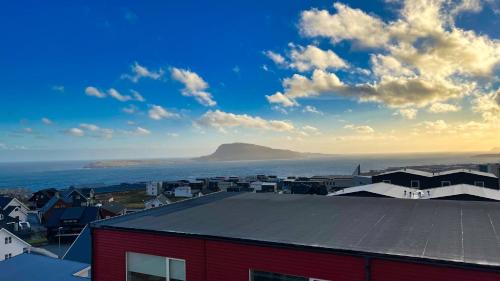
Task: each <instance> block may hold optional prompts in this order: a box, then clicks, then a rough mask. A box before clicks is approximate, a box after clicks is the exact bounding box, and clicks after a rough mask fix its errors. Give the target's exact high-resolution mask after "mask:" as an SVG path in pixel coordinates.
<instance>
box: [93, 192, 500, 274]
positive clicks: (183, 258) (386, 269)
mask: <svg viewBox="0 0 500 281" xmlns="http://www.w3.org/2000/svg"><path fill="white" fill-rule="evenodd" d="M249 210H251V211H249ZM492 225H493V226H495V225H500V204H498V203H496V202H472V201H468V202H462V201H453V200H441V201H437V200H401V199H386V198H362V197H339V196H330V197H328V196H309V195H291V194H281V195H280V194H275V193H229V192H220V193H214V194H210V195H207V196H203V197H200V198H196V199H192V200H184V201H181V202H177V203H174V204H170V205H167V206H163V207H161V208H156V209H151V210H146V211H143V212H137V213H133V214H130V215H125V216H120V217H116V218H111V219H108V220H102V221H98V222H94V223H92V224H91V233H92V251H93V254H92V256H93V260H92V278H93V279H92V280H95V281H104V280H127V279H126V278H128V280H134V278H135V277H138V276H142V278H143V279H140V280H190V281H201V280H204V281H212V280H214V281H216V280H232V281H240V280H262V281H272V280H300V281H307V280H330V281H352V280H360V281H361V280H372V281H379V280H404V281H417V280H418V281H421V280H433V281H449V280H463V281H465V280H467V281H476V280H477V281H479V280H481V281H494V280H495V281H496V280H500V244H499V243H497V242H498V235H497V231H495V227H492ZM256 230H257V231H256ZM146 264H149V265H153V264H154V265H156V266H150V267H145V266H144V265H146ZM165 268H169V270H167V271H166V270H165ZM127 276H128V277H127Z"/></svg>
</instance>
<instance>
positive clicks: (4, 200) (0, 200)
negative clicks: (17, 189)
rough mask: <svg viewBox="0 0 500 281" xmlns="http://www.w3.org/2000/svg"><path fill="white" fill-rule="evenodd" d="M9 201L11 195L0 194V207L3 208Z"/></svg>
mask: <svg viewBox="0 0 500 281" xmlns="http://www.w3.org/2000/svg"><path fill="white" fill-rule="evenodd" d="M10 201H12V197H8V196H0V209H3V208H5V206H7V204H9V203H10Z"/></svg>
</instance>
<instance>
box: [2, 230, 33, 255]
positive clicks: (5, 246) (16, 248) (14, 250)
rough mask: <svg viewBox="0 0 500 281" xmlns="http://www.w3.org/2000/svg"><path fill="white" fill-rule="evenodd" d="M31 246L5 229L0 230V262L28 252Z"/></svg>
mask: <svg viewBox="0 0 500 281" xmlns="http://www.w3.org/2000/svg"><path fill="white" fill-rule="evenodd" d="M30 250H31V245H30V244H28V243H26V242H24V240H22V239H21V238H19V237H17V236H15V235H14V234H12V233H11V232H10V231H8V230H7V229H5V228H2V229H0V261H3V260H6V259H10V258H12V257H14V256H17V255H20V254H22V253H24V252H30Z"/></svg>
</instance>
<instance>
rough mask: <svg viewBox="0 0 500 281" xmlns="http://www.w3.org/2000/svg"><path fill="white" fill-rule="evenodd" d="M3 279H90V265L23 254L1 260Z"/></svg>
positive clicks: (32, 280) (4, 280) (0, 268)
mask: <svg viewBox="0 0 500 281" xmlns="http://www.w3.org/2000/svg"><path fill="white" fill-rule="evenodd" d="M0 280H1V281H10V280H12V281H34V280H40V281H90V265H89V264H85V263H80V262H74V261H70V260H61V259H56V258H51V257H46V256H41V255H34V254H22V255H19V256H17V257H14V258H12V259H9V260H6V261H3V262H0Z"/></svg>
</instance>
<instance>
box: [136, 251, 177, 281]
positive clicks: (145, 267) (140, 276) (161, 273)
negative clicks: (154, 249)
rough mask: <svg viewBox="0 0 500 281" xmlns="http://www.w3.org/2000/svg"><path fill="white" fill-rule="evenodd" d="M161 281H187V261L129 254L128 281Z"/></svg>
mask: <svg viewBox="0 0 500 281" xmlns="http://www.w3.org/2000/svg"><path fill="white" fill-rule="evenodd" d="M160 280H161V281H185V280H186V263H185V261H183V260H179V259H170V258H167V257H160V256H153V255H146V254H139V253H130V252H129V253H127V281H160Z"/></svg>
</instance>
